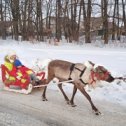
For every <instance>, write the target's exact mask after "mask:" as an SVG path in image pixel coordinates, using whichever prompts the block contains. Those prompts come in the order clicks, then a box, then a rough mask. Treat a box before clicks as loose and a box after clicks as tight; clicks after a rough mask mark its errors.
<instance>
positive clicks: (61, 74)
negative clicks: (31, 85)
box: [42, 60, 114, 115]
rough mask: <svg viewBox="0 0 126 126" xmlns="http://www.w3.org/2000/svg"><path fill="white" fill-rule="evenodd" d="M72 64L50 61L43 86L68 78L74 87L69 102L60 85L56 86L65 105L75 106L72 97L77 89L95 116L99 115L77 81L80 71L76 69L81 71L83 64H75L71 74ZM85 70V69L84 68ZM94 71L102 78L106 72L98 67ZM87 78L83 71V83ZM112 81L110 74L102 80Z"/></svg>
mask: <svg viewBox="0 0 126 126" xmlns="http://www.w3.org/2000/svg"><path fill="white" fill-rule="evenodd" d="M72 64H73V63H71V62H68V61H63V60H53V61H51V62H50V63H49V65H48V79H47V80H45V81H44V82H43V83H44V84H48V83H49V82H50V81H51V80H52V79H53V78H54V77H56V78H58V79H59V82H62V81H67V80H68V78H69V77H70V78H71V79H72V80H73V82H72V84H73V85H74V88H73V95H72V97H71V100H69V98H68V97H67V96H66V94H65V92H64V90H63V89H62V84H58V87H59V89H60V90H61V92H62V93H63V96H64V98H65V100H66V101H67V103H68V104H71V105H72V106H75V104H74V96H75V94H76V91H77V89H79V90H80V92H81V93H82V94H83V95H84V96H85V97H86V98H87V99H88V101H89V102H90V104H91V107H92V110H93V111H94V112H95V114H96V115H99V114H100V112H99V110H98V109H97V108H96V107H95V105H94V104H93V102H92V100H91V97H90V96H89V95H88V94H87V92H86V91H85V89H84V86H85V85H84V83H82V82H81V81H80V80H79V79H80V74H81V71H79V70H78V69H80V70H83V69H84V68H85V67H86V66H85V65H84V64H82V63H76V64H75V67H76V68H77V69H76V68H75V67H74V69H73V70H72V72H70V68H71V65H72ZM90 64H92V65H93V66H94V63H92V62H90ZM86 69H87V67H86ZM95 71H96V72H97V73H98V71H100V72H102V74H101V73H99V75H101V76H103V74H104V73H105V72H106V71H107V70H106V69H105V68H104V67H102V66H99V67H97V68H96V70H95ZM70 73H71V76H70ZM87 77H89V74H88V72H87V71H85V72H84V74H83V75H82V77H81V79H83V81H87V80H86V78H87ZM89 78H90V77H89ZM113 80H114V78H113V77H112V76H111V74H109V75H108V76H107V77H106V78H105V79H104V81H108V82H112V81H113ZM46 89H47V87H45V88H44V92H43V94H42V98H43V101H47V99H46Z"/></svg>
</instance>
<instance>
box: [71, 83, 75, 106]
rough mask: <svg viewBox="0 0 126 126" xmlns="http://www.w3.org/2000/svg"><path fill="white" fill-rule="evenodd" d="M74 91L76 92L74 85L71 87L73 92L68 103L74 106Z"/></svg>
mask: <svg viewBox="0 0 126 126" xmlns="http://www.w3.org/2000/svg"><path fill="white" fill-rule="evenodd" d="M76 92H77V87H76V86H75V85H74V87H73V94H72V97H71V100H70V104H71V106H72V107H75V106H76V105H75V104H74V97H75V94H76Z"/></svg>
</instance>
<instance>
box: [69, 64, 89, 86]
mask: <svg viewBox="0 0 126 126" xmlns="http://www.w3.org/2000/svg"><path fill="white" fill-rule="evenodd" d="M75 65H76V64H72V65H71V67H70V75H69V78H68V80H72V78H71V74H72V72H73V69H77V70H78V71H80V72H81V73H80V76H79V77H80V79H79V80H80V81H81V82H82V83H83V84H84V85H87V84H88V83H85V82H84V81H83V80H82V78H81V77H82V76H83V74H84V72H85V70H86V67H84V69H83V70H81V69H79V68H77V67H75Z"/></svg>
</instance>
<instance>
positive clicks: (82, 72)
mask: <svg viewBox="0 0 126 126" xmlns="http://www.w3.org/2000/svg"><path fill="white" fill-rule="evenodd" d="M85 70H86V67H85V68H84V69H83V70H82V71H81V73H80V81H81V82H82V83H83V84H84V85H87V84H88V83H85V82H84V81H83V80H82V78H81V77H82V75H83V74H84V72H85Z"/></svg>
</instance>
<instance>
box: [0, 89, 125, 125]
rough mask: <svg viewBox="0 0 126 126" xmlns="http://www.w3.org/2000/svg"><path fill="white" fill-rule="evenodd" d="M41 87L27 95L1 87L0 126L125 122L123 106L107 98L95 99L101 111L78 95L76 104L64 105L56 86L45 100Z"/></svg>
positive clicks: (111, 123)
mask: <svg viewBox="0 0 126 126" xmlns="http://www.w3.org/2000/svg"><path fill="white" fill-rule="evenodd" d="M41 92H42V89H41V90H40V89H37V90H34V91H33V92H32V94H30V95H23V94H16V93H12V92H7V91H3V90H2V89H0V126H28V125H30V126H112V125H113V126H124V125H125V124H126V120H125V119H126V108H124V107H121V106H118V105H116V104H111V103H108V102H106V101H94V102H95V104H96V106H97V107H98V108H99V110H100V111H101V112H102V113H103V115H101V116H96V115H94V114H93V113H92V111H91V107H90V105H89V103H88V102H87V100H86V99H85V98H83V97H79V96H78V95H77V96H76V98H75V102H76V104H77V107H75V108H72V107H70V106H69V105H67V104H66V103H65V101H64V99H63V97H62V95H61V93H60V92H59V91H58V90H55V91H54V90H48V91H47V96H48V100H49V101H47V102H43V101H41Z"/></svg>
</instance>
